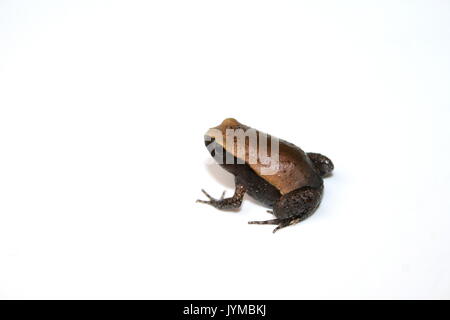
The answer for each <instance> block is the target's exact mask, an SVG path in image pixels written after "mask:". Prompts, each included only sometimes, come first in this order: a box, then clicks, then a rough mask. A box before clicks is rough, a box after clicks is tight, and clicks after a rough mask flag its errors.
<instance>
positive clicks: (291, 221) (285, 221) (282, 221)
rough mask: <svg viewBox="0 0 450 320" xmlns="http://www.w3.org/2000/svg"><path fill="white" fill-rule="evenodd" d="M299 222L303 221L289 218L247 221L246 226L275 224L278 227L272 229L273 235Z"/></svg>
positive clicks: (299, 218)
mask: <svg viewBox="0 0 450 320" xmlns="http://www.w3.org/2000/svg"><path fill="white" fill-rule="evenodd" d="M268 212H269V211H268ZM301 220H303V219H302V218H301V217H290V218H284V219H272V220H266V221H249V222H248V224H277V225H278V226H277V227H276V228H275V229H273V233H275V232H277V231H278V230H280V229H282V228H285V227H287V226H291V225H293V224H296V223H299V222H300V221H301Z"/></svg>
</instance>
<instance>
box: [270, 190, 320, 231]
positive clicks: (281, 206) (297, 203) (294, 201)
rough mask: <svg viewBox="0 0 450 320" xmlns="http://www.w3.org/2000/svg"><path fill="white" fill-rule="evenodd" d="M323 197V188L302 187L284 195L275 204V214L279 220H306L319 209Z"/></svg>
mask: <svg viewBox="0 0 450 320" xmlns="http://www.w3.org/2000/svg"><path fill="white" fill-rule="evenodd" d="M321 196H322V189H321V188H319V189H317V188H312V187H302V188H299V189H296V190H293V191H291V192H289V193H287V194H285V195H283V196H282V197H281V198H280V199H279V200H278V201H277V202H276V203H275V205H274V207H273V214H274V215H275V217H277V218H278V219H288V218H300V220H299V221H301V220H304V219H306V218H307V217H309V216H310V215H311V214H312V213H313V212H314V210H315V209H316V208H317V206H318V205H319V203H320V199H321ZM299 221H297V222H299ZM290 224H292V223H290Z"/></svg>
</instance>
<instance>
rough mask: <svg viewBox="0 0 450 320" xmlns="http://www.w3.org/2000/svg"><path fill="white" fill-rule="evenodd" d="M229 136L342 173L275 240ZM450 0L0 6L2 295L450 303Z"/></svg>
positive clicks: (7, 3) (19, 3)
mask: <svg viewBox="0 0 450 320" xmlns="http://www.w3.org/2000/svg"><path fill="white" fill-rule="evenodd" d="M226 117H235V118H237V119H238V120H239V121H241V122H242V123H245V124H247V125H250V126H252V127H254V128H257V129H260V130H263V131H266V132H269V133H271V134H273V135H275V136H278V137H280V138H283V139H286V140H288V141H291V142H293V143H295V144H297V145H299V146H300V147H302V148H303V149H304V150H305V151H314V152H321V153H324V154H326V155H327V156H329V157H330V158H331V159H332V160H333V162H334V164H335V172H334V175H333V176H332V177H331V178H328V179H327V180H326V181H325V194H324V198H323V201H322V204H321V206H320V208H319V210H318V211H317V212H316V214H315V215H314V216H312V217H311V218H310V219H308V220H306V221H304V222H302V223H301V224H299V225H296V226H294V227H289V228H286V229H284V230H281V231H280V232H278V233H277V234H272V232H271V231H272V228H273V226H254V225H248V224H247V221H249V220H265V219H269V218H271V217H270V216H269V215H268V214H267V213H265V208H263V207H261V206H259V205H258V204H257V203H255V202H254V201H252V200H249V201H246V202H244V205H243V207H242V210H241V211H240V212H239V213H229V212H221V211H218V210H216V209H214V208H212V207H209V206H206V205H201V204H197V203H195V200H196V199H198V198H204V196H203V195H202V194H201V192H200V189H201V188H205V189H206V190H207V191H209V192H210V193H211V194H212V195H214V196H219V195H220V194H221V192H222V191H223V190H224V189H226V190H227V191H228V194H231V193H232V190H233V178H232V176H231V175H229V174H228V173H226V172H224V171H222V169H221V168H220V167H218V166H217V165H212V164H211V162H210V156H209V155H208V152H207V150H206V149H205V147H204V145H203V133H204V132H205V131H206V130H207V129H208V128H209V127H212V126H215V125H217V124H219V123H220V122H221V121H222V120H223V119H224V118H226ZM449 121H450V3H449V2H448V1H437V0H435V1H384V2H383V1H339V2H334V1H333V2H326V1H308V2H305V1H303V2H299V1H243V0H239V1H206V0H205V1H145V2H144V1H142V2H136V1H121V2H117V1H116V2H114V1H1V2H0V297H1V298H43V299H46V298H61V299H65V298H87V299H90V298H138V299H141V298H145V299H149V298H154V299H155V298H186V299H191V298H192V299H196V298H207V299H213V298H234V299H240V298H255V299H256V298H265V299H281V298H287V299H300V298H344V299H346V298H362V299H366V298H387V299H390V298H394V299H396V298H450V247H449V244H450V232H449V231H450V210H449V209H450V196H449V189H450V168H449V163H450V152H449V137H450V129H449Z"/></svg>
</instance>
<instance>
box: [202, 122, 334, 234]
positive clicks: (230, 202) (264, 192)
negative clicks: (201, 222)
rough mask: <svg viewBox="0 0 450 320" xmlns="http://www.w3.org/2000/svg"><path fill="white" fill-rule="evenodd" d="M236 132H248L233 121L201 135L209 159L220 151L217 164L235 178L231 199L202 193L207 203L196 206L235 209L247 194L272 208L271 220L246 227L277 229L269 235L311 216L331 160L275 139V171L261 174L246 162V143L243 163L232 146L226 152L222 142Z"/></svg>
mask: <svg viewBox="0 0 450 320" xmlns="http://www.w3.org/2000/svg"><path fill="white" fill-rule="evenodd" d="M239 129H242V130H249V129H251V128H250V127H248V126H246V125H243V124H241V123H239V122H238V121H237V120H235V119H232V118H228V119H225V120H224V121H223V122H222V123H221V124H220V125H219V126H217V127H214V128H211V129H210V130H208V132H207V133H206V134H205V145H206V147H207V148H208V150H209V151H210V153H211V155H212V156H213V158H214V159H215V160H216V161H217V160H218V157H217V155H216V154H215V153H216V151H217V150H222V151H221V152H222V153H221V155H220V157H219V159H220V161H218V162H219V164H220V166H221V167H222V168H224V169H225V170H227V171H228V172H230V173H232V174H233V175H234V177H235V178H234V183H235V191H234V195H233V196H232V197H229V198H225V197H224V195H225V193H223V194H222V196H221V197H220V198H219V199H215V198H213V197H211V196H210V195H209V194H208V193H207V192H206V191H204V190H202V191H203V193H204V194H205V195H206V196H207V197H208V199H209V201H204V200H197V202H200V203H206V204H209V205H211V206H213V207H215V208H217V209H221V210H230V209H238V208H240V206H241V204H242V200H243V198H244V195H245V194H248V195H249V196H251V197H252V198H253V199H255V200H256V201H258V202H260V203H262V204H263V205H265V206H267V207H269V208H272V211H269V213H271V214H273V215H274V216H275V219H272V220H267V221H250V222H249V224H274V225H277V227H276V228H275V229H274V230H273V232H276V231H278V230H279V229H281V228H284V227H287V226H290V225H293V224H296V223H298V222H300V221H303V220H305V219H306V218H308V217H309V216H311V215H312V214H313V213H314V211H315V210H316V209H317V207H318V206H319V204H320V201H321V198H322V194H323V179H322V178H323V177H325V176H328V175H329V174H330V173H331V172H332V171H333V169H334V165H333V163H332V162H331V160H330V159H329V158H327V157H326V156H323V155H321V154H319V153H305V152H304V151H303V150H301V149H300V148H299V147H297V146H295V145H294V144H292V143H289V142H287V141H284V140H281V139H279V140H278V141H279V150H278V154H279V156H278V160H277V165H278V166H277V167H278V171H277V173H276V174H262V171H261V170H260V169H261V163H258V161H257V162H251V161H248V154H249V151H252V150H251V148H252V145H251V144H249V143H248V141H247V142H246V144H245V145H244V148H245V149H246V155H247V156H244V158H245V160H243V159H242V154H239V153H238V152H237V149H238V147H236V143H234V144H231V150H228V149H227V146H228V145H227V144H226V143H225V142H224V141H226V134H227V132H228V130H239ZM251 130H254V129H251ZM255 131H256V132H257V133H258V134H263V135H266V134H264V133H260V132H259V131H257V130H255ZM217 132H220V133H221V135H222V137H220V138H223V139H217V140H216V138H217ZM213 133H214V135H213ZM266 136H268V137H270V136H269V135H266ZM229 149H230V147H229ZM249 149H250V150H249ZM256 154H258V152H256ZM226 159H228V160H229V159H233V161H226ZM258 160H259V159H258Z"/></svg>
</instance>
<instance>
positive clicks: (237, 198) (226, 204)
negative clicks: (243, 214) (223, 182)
mask: <svg viewBox="0 0 450 320" xmlns="http://www.w3.org/2000/svg"><path fill="white" fill-rule="evenodd" d="M245 191H246V190H245V187H244V186H243V185H241V184H236V187H235V190H234V195H233V196H232V197H230V198H224V197H225V191H224V192H223V193H222V196H221V197H220V199H215V198H213V197H211V196H210V195H209V194H208V193H207V192H206V191H205V190H203V189H202V192H203V193H204V194H205V195H206V196H207V197H208V199H209V201H204V200H197V202H200V203H206V204H209V205H211V206H213V207H215V208H217V209H221V210H229V209H238V208H240V207H241V204H242V200H243V199H244V194H245Z"/></svg>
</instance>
